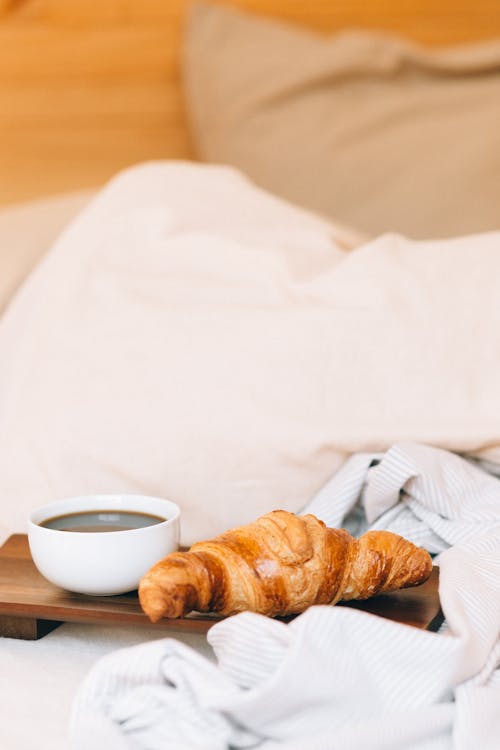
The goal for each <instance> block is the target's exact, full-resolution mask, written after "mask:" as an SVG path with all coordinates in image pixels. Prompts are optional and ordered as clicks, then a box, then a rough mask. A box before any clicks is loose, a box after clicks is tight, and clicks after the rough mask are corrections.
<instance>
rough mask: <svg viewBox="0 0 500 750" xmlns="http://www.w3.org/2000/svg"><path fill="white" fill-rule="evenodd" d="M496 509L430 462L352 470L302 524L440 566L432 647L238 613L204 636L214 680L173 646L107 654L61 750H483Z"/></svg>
mask: <svg viewBox="0 0 500 750" xmlns="http://www.w3.org/2000/svg"><path fill="white" fill-rule="evenodd" d="M499 508H500V481H499V480H498V479H497V478H496V477H493V476H491V475H488V474H487V473H486V472H484V471H483V470H482V469H480V468H478V467H477V466H474V465H473V464H472V463H471V462H468V461H466V460H464V459H462V458H460V457H458V456H456V455H452V454H450V453H448V452H446V451H443V450H439V449H435V448H431V447H428V446H426V445H418V444H412V443H406V444H399V445H396V446H394V447H393V448H392V449H391V450H389V451H388V452H387V453H386V454H384V455H380V454H379V455H377V456H373V455H356V456H353V457H352V458H351V459H350V460H349V461H348V463H347V464H346V465H345V466H344V467H343V469H342V470H341V471H340V472H339V473H338V474H337V475H336V476H335V477H334V478H333V479H332V480H331V481H330V482H329V483H328V484H327V485H326V486H325V487H324V489H323V490H322V491H321V492H320V493H319V494H318V495H317V497H316V498H315V499H314V500H313V501H312V502H311V503H310V504H309V505H308V506H307V507H306V508H305V509H304V511H303V512H314V513H315V514H316V515H318V516H319V517H321V518H323V520H325V522H327V523H329V524H331V525H334V524H335V525H340V524H342V523H344V522H345V524H346V526H348V527H351V529H352V530H355V531H357V532H358V533H361V532H362V531H363V530H364V529H365V528H367V527H369V528H387V529H389V530H393V531H396V532H398V533H404V534H405V535H406V536H407V537H408V538H413V539H414V540H416V541H417V543H421V544H423V545H424V546H427V547H428V548H429V549H430V550H431V551H436V549H437V548H439V549H440V550H442V551H441V552H440V554H439V556H438V557H437V558H436V559H435V563H436V564H438V565H439V567H440V597H441V603H442V608H443V612H444V614H445V618H446V627H445V628H444V629H443V630H442V632H440V633H430V632H424V631H419V630H417V629H414V628H411V627H408V626H404V625H400V624H398V623H395V622H392V621H388V620H383V619H381V618H378V617H376V616H374V615H370V614H367V613H363V612H360V611H357V610H351V609H348V608H342V607H323V606H322V607H311V608H310V609H309V610H307V611H306V612H305V613H304V614H303V615H301V616H299V617H297V618H296V619H295V620H294V621H292V622H291V623H290V624H289V625H285V624H284V623H282V622H278V621H275V620H272V619H269V618H265V617H262V616H260V615H255V614H252V613H243V614H239V615H236V616H234V617H231V618H228V619H226V620H224V621H222V622H220V623H218V624H217V625H215V626H214V627H213V628H212V629H211V630H210V632H209V634H208V641H209V643H210V644H211V645H212V647H213V649H214V652H215V656H216V659H217V662H216V663H215V664H213V663H211V662H210V661H208V660H207V659H205V658H204V657H202V656H200V655H198V654H197V653H195V652H194V651H192V650H191V649H189V648H188V647H186V646H184V645H183V644H180V643H178V642H176V641H175V640H173V639H163V640H159V641H157V642H155V643H153V644H145V645H140V646H137V647H134V648H131V649H126V650H121V651H118V652H115V653H113V654H111V655H109V656H107V657H105V658H104V659H103V660H101V661H100V662H98V663H97V664H96V666H95V667H94V668H93V669H92V670H91V672H90V674H89V675H88V677H87V678H86V680H85V681H84V683H83V684H82V686H81V689H80V692H79V694H78V696H77V699H76V701H75V704H74V708H73V717H72V723H71V728H70V745H71V748H72V750H83V748H90V747H92V746H94V745H95V743H96V741H98V740H99V738H100V737H102V738H103V737H104V736H106V744H107V748H108V750H125V748H148V750H160V748H162V750H165V749H166V748H170V747H171V748H176V750H188V749H189V750H191V749H194V748H202V747H203V748H205V749H206V750H225V749H226V748H229V747H231V748H248V747H259V748H262V749H265V750H277V749H278V748H280V749H281V750H299V749H300V750H335V749H336V748H339V747H342V748H343V750H346V749H349V750H361V748H363V750H364V748H366V747H368V746H369V747H370V748H371V749H372V750H396V748H397V749H398V750H403V749H407V750H452V749H453V750H470V748H472V747H481V748H482V750H483V749H487V750H494V748H497V747H498V741H499V739H500V712H499V711H498V706H499V705H500V640H499V634H500V521H499V512H498V510H499ZM118 729H119V731H117V730H118Z"/></svg>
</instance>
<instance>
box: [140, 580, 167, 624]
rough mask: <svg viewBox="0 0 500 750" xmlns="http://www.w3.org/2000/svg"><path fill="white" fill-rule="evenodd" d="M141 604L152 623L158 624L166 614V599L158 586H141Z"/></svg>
mask: <svg viewBox="0 0 500 750" xmlns="http://www.w3.org/2000/svg"><path fill="white" fill-rule="evenodd" d="M139 602H140V605H141V607H142V610H143V612H144V613H145V614H146V615H147V616H148V617H149V619H150V620H151V622H152V623H156V622H158V621H159V620H161V618H162V617H163V615H164V613H165V597H164V596H163V595H162V592H161V590H160V589H158V588H157V587H156V586H148V585H147V584H142V583H141V585H140V586H139Z"/></svg>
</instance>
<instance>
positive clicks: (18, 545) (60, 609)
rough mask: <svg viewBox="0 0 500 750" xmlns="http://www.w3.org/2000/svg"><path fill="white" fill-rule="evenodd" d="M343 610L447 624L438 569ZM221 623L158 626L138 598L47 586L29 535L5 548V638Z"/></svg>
mask: <svg viewBox="0 0 500 750" xmlns="http://www.w3.org/2000/svg"><path fill="white" fill-rule="evenodd" d="M337 606H339V605H337ZM341 606H350V607H355V608H356V609H361V610H363V611H365V612H371V613H372V614H375V615H379V616H381V617H386V618H388V619H390V620H395V621H396V622H401V623H404V624H406V625H412V626H413V627H416V628H421V629H425V630H437V628H438V627H439V625H440V624H441V622H442V621H443V615H442V613H441V607H440V604H439V596H438V569H437V568H434V570H433V572H432V575H431V577H430V579H429V580H428V581H427V582H426V583H424V584H423V585H422V586H418V587H417V588H413V589H406V590H404V591H398V592H396V593H394V594H386V595H385V596H378V597H374V598H373V599H369V600H368V601H363V602H346V603H345V604H343V605H341ZM218 619H220V618H218V617H216V616H210V615H201V614H199V615H198V614H196V615H190V616H189V617H185V618H183V619H180V620H161V621H160V622H159V623H157V624H156V625H154V626H153V625H152V624H151V623H150V621H149V620H148V618H147V617H146V615H145V614H144V613H143V611H142V610H141V607H140V605H139V600H138V598H137V593H136V592H133V593H130V594H125V595H122V596H103V597H99V596H85V595H83V594H74V593H72V592H70V591H65V590H64V589H60V588H58V587H57V586H53V585H52V584H51V583H49V582H48V581H46V580H45V578H43V576H42V575H40V573H39V572H38V570H37V569H36V567H35V565H34V563H33V560H32V559H31V555H30V551H29V546H28V538H27V536H26V535H24V534H15V535H14V536H11V537H10V538H9V539H8V540H7V541H6V542H5V544H4V545H3V547H1V548H0V636H8V637H10V638H23V639H26V640H35V639H37V638H41V637H42V636H43V635H45V634H46V633H48V632H50V631H51V630H53V629H54V628H56V627H57V626H58V625H60V624H61V623H63V622H81V623H96V624H105V623H109V624H115V625H117V626H120V625H122V624H133V625H136V626H138V627H156V628H158V630H160V631H162V630H170V631H177V632H179V631H182V632H186V631H191V632H197V633H206V632H207V631H208V630H209V628H210V627H211V626H212V625H214V623H215V622H217V620H218ZM289 619H291V618H289Z"/></svg>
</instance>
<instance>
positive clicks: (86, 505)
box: [28, 492, 181, 539]
mask: <svg viewBox="0 0 500 750" xmlns="http://www.w3.org/2000/svg"><path fill="white" fill-rule="evenodd" d="M120 500H127V501H128V504H129V505H130V503H132V506H133V507H127V508H122V510H131V511H132V510H135V511H136V512H138V513H140V512H141V511H142V512H147V511H146V510H145V509H144V508H143V507H141V506H140V502H141V501H153V502H154V503H164V504H166V505H168V506H169V508H170V510H169V517H168V518H165V520H164V521H160V523H155V524H152V525H151V526H143V527H140V528H137V529H122V530H120V531H65V530H63V529H49V528H47V527H46V526H42V525H41V523H42V522H43V521H46V520H47V519H48V518H51V517H52V516H56V515H58V513H57V511H58V510H60V511H61V512H60V515H64V508H65V506H67V504H71V505H73V504H74V503H76V504H77V505H78V503H79V502H82V503H83V507H82V508H81V512H87V511H92V510H96V511H97V510H102V505H101V507H98V505H97V504H98V503H100V502H101V501H103V502H106V503H108V502H109V503H113V502H115V503H118V502H119V501H120ZM134 501H137V502H138V506H134ZM93 504H94V505H95V507H94V508H92V505H93ZM118 507H119V506H118V505H117V508H118ZM110 510H113V508H110ZM66 512H67V513H78V512H79V511H78V508H77V507H76V508H75V507H73V508H71V509H70V510H67V511H66ZM180 515H181V509H180V507H179V506H178V505H177V503H175V502H173V500H168V499H167V498H165V497H160V496H159V495H141V494H137V493H128V492H111V493H99V494H89V495H74V496H68V497H64V498H60V499H59V500H54V501H52V502H50V503H46V504H45V505H39V506H38V507H37V508H34V509H33V510H32V511H31V512H30V514H29V517H28V524H29V527H30V529H37V530H38V529H40V530H41V532H42V533H47V534H49V535H50V534H52V535H53V534H61V533H63V534H64V535H65V536H66V537H67V536H68V535H70V534H73V535H75V536H77V537H78V538H79V539H82V538H85V537H99V538H106V537H108V536H109V535H111V534H112V535H113V536H114V537H116V535H117V534H137V533H142V534H144V533H145V532H147V531H148V530H151V529H158V528H160V527H165V526H172V525H174V524H175V523H176V522H177V521H178V520H179V518H180Z"/></svg>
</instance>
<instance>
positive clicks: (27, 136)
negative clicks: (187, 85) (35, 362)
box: [0, 0, 500, 203]
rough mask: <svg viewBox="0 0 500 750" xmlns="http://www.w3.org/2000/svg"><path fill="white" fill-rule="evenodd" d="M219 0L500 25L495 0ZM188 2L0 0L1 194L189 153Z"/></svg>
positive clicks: (291, 14)
mask: <svg viewBox="0 0 500 750" xmlns="http://www.w3.org/2000/svg"><path fill="white" fill-rule="evenodd" d="M214 1H215V2H216V1H217V0H214ZM219 1H221V0H219ZM222 1H226V3H227V4H229V5H233V6H238V7H240V8H245V9H248V10H251V11H256V12H259V13H261V14H265V15H267V16H271V17H276V18H281V19H285V20H287V21H292V22H295V23H299V24H301V25H304V26H309V27H312V28H315V29H318V30H321V31H334V30H338V29H340V28H346V27H358V28H360V27H361V28H368V29H384V30H387V31H392V32H396V33H399V34H403V35H406V36H410V37H412V38H413V39H416V40H418V41H421V42H424V43H427V44H450V43H456V42H464V41H470V40H479V39H484V38H488V37H493V36H500V0H335V1H333V0H222ZM189 5H190V2H189V0H0V203H10V202H14V201H18V200H24V199H28V198H31V197H36V196H41V195H47V194H49V193H57V192H62V191H65V190H68V189H73V188H80V187H89V186H94V185H100V184H102V183H103V182H104V181H105V180H106V179H107V178H109V177H110V176H111V175H112V174H113V173H114V172H116V171H117V170H118V169H120V168H121V167H124V166H126V165H129V164H132V163H134V162H138V161H142V160H145V159H156V158H190V157H192V155H193V154H192V149H191V145H190V142H189V135H188V132H187V128H186V124H185V117H184V112H183V102H182V91H181V86H180V79H179V70H178V58H179V49H180V43H181V34H182V22H183V18H184V17H185V13H186V10H187V9H188V7H189Z"/></svg>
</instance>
